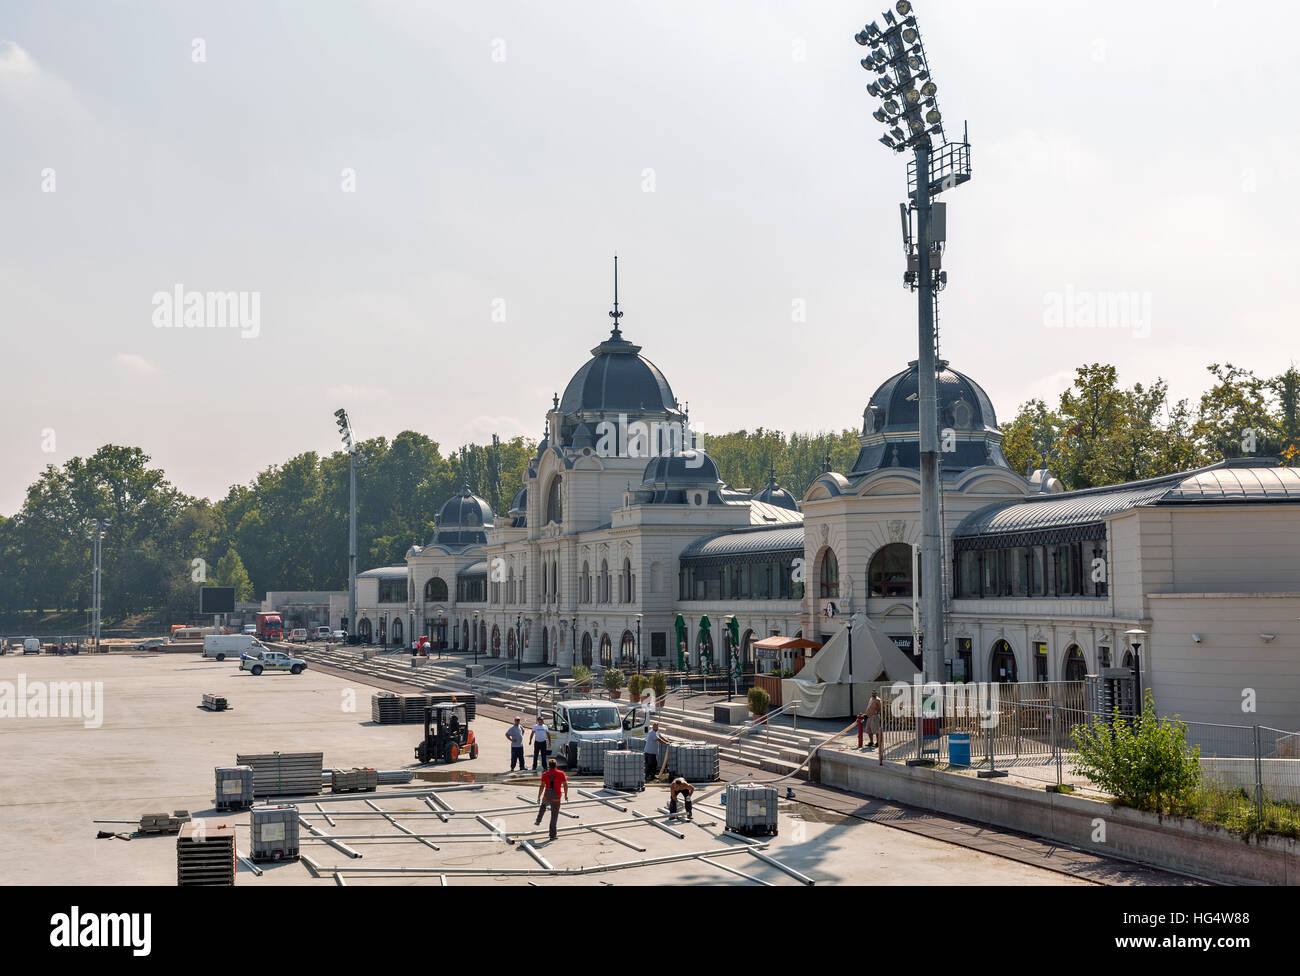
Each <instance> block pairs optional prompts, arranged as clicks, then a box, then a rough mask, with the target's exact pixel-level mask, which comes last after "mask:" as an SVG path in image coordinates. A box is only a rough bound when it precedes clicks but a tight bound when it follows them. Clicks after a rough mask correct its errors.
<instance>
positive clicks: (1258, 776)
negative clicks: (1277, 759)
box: [1255, 725, 1264, 829]
mask: <svg viewBox="0 0 1300 976" xmlns="http://www.w3.org/2000/svg"><path fill="white" fill-rule="evenodd" d="M1263 772H1264V764H1263V761H1262V759H1261V758H1260V748H1259V726H1258V725H1256V726H1255V827H1256V829H1259V828H1260V827H1262V826H1263V825H1264V776H1263Z"/></svg>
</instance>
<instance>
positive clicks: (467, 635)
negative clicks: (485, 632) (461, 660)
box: [460, 620, 474, 651]
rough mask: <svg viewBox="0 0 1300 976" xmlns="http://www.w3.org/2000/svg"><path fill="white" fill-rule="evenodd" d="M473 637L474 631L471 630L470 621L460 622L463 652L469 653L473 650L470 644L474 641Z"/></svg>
mask: <svg viewBox="0 0 1300 976" xmlns="http://www.w3.org/2000/svg"><path fill="white" fill-rule="evenodd" d="M473 637H474V631H472V630H470V629H469V621H468V620H462V621H461V622H460V646H461V649H462V650H465V651H468V650H472V649H473V648H472V646H471V643H470V642H471V641H472V640H473Z"/></svg>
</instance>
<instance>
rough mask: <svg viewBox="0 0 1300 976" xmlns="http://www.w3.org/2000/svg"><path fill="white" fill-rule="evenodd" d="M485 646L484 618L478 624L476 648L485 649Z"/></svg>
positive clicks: (485, 629) (485, 628)
mask: <svg viewBox="0 0 1300 976" xmlns="http://www.w3.org/2000/svg"><path fill="white" fill-rule="evenodd" d="M487 646H488V643H487V621H486V620H484V621H483V622H482V623H480V624H479V625H478V649H479V650H480V651H486V650H487Z"/></svg>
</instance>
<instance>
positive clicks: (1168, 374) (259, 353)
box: [0, 0, 1300, 514]
mask: <svg viewBox="0 0 1300 976" xmlns="http://www.w3.org/2000/svg"><path fill="white" fill-rule="evenodd" d="M916 8H917V9H916V13H917V14H918V16H919V18H920V22H921V29H922V33H923V37H924V39H925V42H926V51H927V54H928V55H929V59H930V63H931V67H932V68H933V69H934V75H935V80H936V81H937V82H938V85H939V102H940V107H941V108H942V110H943V112H944V117H945V122H946V123H947V125H948V128H949V132H950V134H953V133H957V132H960V128H961V123H962V121H963V120H964V119H965V120H969V125H970V138H971V142H972V147H973V148H972V158H973V164H974V174H975V175H974V179H973V180H972V181H971V183H969V184H968V185H966V186H963V187H960V188H958V189H956V190H953V191H952V192H951V193H950V194H947V195H946V199H947V201H948V206H949V213H948V225H949V248H948V252H947V254H946V256H945V262H944V263H945V267H946V269H947V270H948V273H949V281H950V284H949V288H948V290H947V291H946V292H945V293H944V295H943V298H942V307H941V323H940V324H941V330H942V340H941V342H942V350H943V353H944V355H945V357H947V358H949V359H950V360H951V362H952V364H953V366H954V367H955V368H957V369H959V370H961V371H963V372H965V373H968V374H969V375H971V376H972V377H973V378H975V379H976V380H977V381H979V382H980V383H981V384H983V386H984V387H985V388H986V389H987V390H988V392H989V394H990V395H991V396H992V398H993V402H994V405H995V407H996V408H997V411H998V414H999V417H1000V418H1003V419H1009V418H1010V417H1011V416H1012V415H1014V413H1015V410H1016V407H1017V406H1018V405H1019V404H1020V403H1021V402H1022V401H1024V400H1026V399H1028V398H1030V397H1033V396H1048V395H1051V396H1053V397H1054V396H1055V394H1056V393H1057V392H1059V390H1060V389H1061V388H1062V387H1063V386H1064V385H1065V384H1066V382H1067V381H1068V378H1069V376H1071V375H1072V372H1073V369H1074V367H1075V366H1077V365H1079V364H1081V363H1085V362H1092V361H1102V362H1110V363H1114V364H1116V365H1117V366H1118V367H1119V369H1120V371H1121V380H1122V381H1124V382H1126V383H1131V382H1133V381H1137V380H1141V381H1144V382H1149V381H1150V380H1152V379H1154V378H1155V377H1156V376H1164V377H1165V378H1166V379H1168V380H1169V381H1170V384H1171V387H1172V391H1173V394H1174V395H1175V397H1183V396H1187V397H1195V396H1196V395H1198V394H1199V393H1200V392H1201V390H1203V389H1204V388H1205V387H1206V385H1207V378H1208V377H1207V374H1206V373H1205V370H1204V367H1205V366H1206V365H1207V364H1208V363H1211V362H1223V361H1231V362H1234V363H1236V364H1238V365H1241V366H1246V367H1249V368H1253V369H1255V370H1257V371H1258V372H1260V373H1264V374H1267V375H1273V374H1275V373H1277V372H1280V371H1281V370H1282V369H1283V368H1285V366H1286V365H1287V364H1288V362H1290V361H1291V360H1293V359H1296V358H1300V356H1298V355H1297V348H1298V347H1300V343H1298V342H1297V341H1296V338H1295V335H1296V331H1295V326H1296V320H1297V306H1298V305H1300V285H1297V274H1296V267H1297V264H1298V263H1300V262H1298V260H1297V259H1298V258H1300V255H1298V254H1297V250H1298V249H1297V245H1296V216H1297V209H1298V208H1297V206H1296V204H1295V202H1294V197H1295V192H1296V182H1297V177H1298V176H1300V127H1297V123H1296V121H1295V117H1294V113H1293V110H1292V107H1293V106H1294V105H1295V103H1296V101H1297V96H1298V95H1300V84H1298V83H1297V79H1296V64H1297V59H1296V57H1295V53H1294V38H1295V36H1296V34H1297V30H1298V29H1300V13H1297V10H1298V9H1300V8H1297V7H1296V6H1295V5H1293V4H1289V3H1281V2H1274V3H1262V4H1251V5H1242V4H1227V3H1218V2H1211V0H1203V2H1173V0H1167V2H1160V3H1157V2H1142V3H1118V2H1116V3H1106V2H1099V0H1086V2H1082V0H1081V2H1059V0H1053V2H1050V3H1045V2H1041V0H1039V2H1032V3H1031V2H999V3H996V4H994V3H983V2H972V0H961V2H957V0H920V2H918V3H917V4H916ZM882 9H883V5H880V4H879V3H877V2H872V3H847V2H840V0H815V2H814V0H806V2H800V3H793V2H789V3H775V2H773V3H758V2H754V0H743V2H742V0H735V2H732V0H695V2H654V3H650V2H620V3H610V2H601V3H598V2H566V0H548V2H541V0H535V2H523V0H493V2H490V3H482V2H469V0H464V2H437V3H434V2H425V3H395V2H376V3H369V4H363V3H346V4H345V3H327V2H321V0H316V2H302V3H296V4H294V3H266V2H260V0H259V2H255V3H241V2H220V3H217V2H208V3H178V2H174V0H167V2H160V3H150V2H133V3H95V4H92V3H86V2H54V3H51V2H30V3H29V2H22V0H6V2H5V3H4V5H3V8H0V328H2V329H3V347H2V348H3V363H4V366H3V377H4V382H3V386H2V392H0V407H2V408H3V420H0V457H3V458H4V462H5V463H4V465H3V469H2V470H3V474H2V476H0V513H5V514H12V513H13V512H14V511H15V510H16V509H17V508H18V507H19V505H20V504H21V502H22V498H23V492H24V490H25V488H26V486H27V485H28V484H29V483H31V482H32V481H33V480H35V478H36V477H37V475H38V473H39V472H40V470H41V468H42V466H43V465H45V464H47V463H61V462H63V461H65V460H67V459H68V458H70V457H72V456H74V455H77V454H81V455H85V454H88V453H90V452H92V451H94V450H95V449H96V448H97V447H98V446H100V445H102V444H104V443H106V442H115V443H120V444H129V445H138V446H140V447H142V448H143V449H144V450H145V451H146V452H147V453H148V454H149V455H151V456H152V457H153V459H154V461H155V463H157V464H158V465H160V466H162V467H163V468H164V469H165V470H166V471H167V473H168V475H169V476H170V477H171V479H172V480H173V482H174V483H175V484H176V485H177V486H179V487H180V488H181V489H183V490H185V491H187V492H191V493H195V494H199V495H206V496H209V497H216V496H220V495H222V494H224V492H225V490H226V489H227V487H228V486H229V485H231V484H233V483H239V482H246V481H248V480H250V479H251V478H252V477H253V476H254V475H255V474H256V473H257V472H258V471H259V470H261V469H262V468H263V467H265V466H266V465H268V464H271V463H275V462H279V461H283V460H285V459H286V458H288V457H290V456H291V455H293V454H296V453H298V452H301V451H305V450H316V451H322V452H326V451H330V450H333V449H335V448H336V447H337V444H338V441H337V436H336V431H335V428H334V423H333V418H332V416H331V414H332V413H333V411H334V410H335V409H336V408H337V407H339V406H346V407H347V408H348V409H349V411H350V412H351V414H352V418H353V424H354V426H355V428H356V431H357V434H358V436H360V437H369V436H375V435H378V434H385V435H389V436H391V435H393V434H396V433H397V432H398V431H400V430H403V429H406V428H412V429H415V430H419V431H422V432H424V433H427V434H428V435H430V436H431V437H433V438H434V439H436V440H438V441H439V442H440V443H441V444H442V445H443V447H444V450H447V449H451V448H454V447H455V446H456V445H458V444H460V443H462V442H464V441H466V440H470V439H479V440H483V439H486V438H488V437H489V436H490V434H491V433H492V432H493V431H497V432H499V433H501V434H502V435H506V436H508V435H512V434H516V433H525V434H528V435H531V436H533V437H537V436H540V435H541V433H542V422H543V414H544V412H545V411H546V409H547V408H548V407H549V405H550V402H551V394H552V393H553V392H556V391H561V392H562V391H563V388H564V385H565V384H566V383H567V382H568V379H569V377H570V376H571V375H572V374H573V372H574V371H575V370H576V369H577V368H578V367H579V366H581V365H582V363H583V362H584V361H585V360H586V357H587V350H589V349H590V348H591V347H592V346H594V345H595V344H596V343H598V342H599V341H601V339H602V338H604V337H605V336H606V335H607V333H608V331H609V318H608V316H607V315H606V312H607V310H608V309H609V307H610V299H611V295H610V291H611V281H610V278H611V267H610V265H611V262H610V258H611V255H612V254H613V252H614V251H615V250H617V251H618V253H619V255H620V266H621V269H622V276H621V295H620V297H621V299H622V303H623V309H624V311H625V313H626V314H625V317H624V319H623V328H624V332H625V334H626V335H627V337H628V338H630V339H632V340H633V341H635V342H638V343H640V344H641V345H642V346H643V347H644V355H646V356H648V357H649V358H650V359H652V360H653V361H654V362H655V363H657V364H658V365H659V367H660V368H661V369H662V370H663V371H664V373H665V374H666V375H667V377H668V379H669V381H670V382H671V383H672V386H673V390H674V392H675V393H676V394H677V396H678V397H679V398H680V399H682V400H684V401H688V402H689V403H690V409H691V417H692V420H693V422H694V426H695V427H696V428H697V429H699V430H702V431H706V432H707V431H713V432H721V431H725V430H730V429H735V428H739V427H748V428H750V429H752V428H753V427H755V426H759V425H762V426H766V427H776V428H781V429H784V430H786V431H790V430H806V431H811V430H821V429H830V428H841V427H846V426H847V427H856V426H858V425H859V424H860V423H861V416H862V409H863V407H864V405H865V403H866V400H867V398H868V397H869V396H870V394H871V393H872V391H873V390H874V389H875V388H876V386H877V385H879V383H880V382H881V381H882V380H883V379H885V378H886V377H887V376H889V375H890V374H892V373H894V372H896V371H897V370H899V369H901V368H903V367H904V366H905V365H906V363H907V362H908V361H909V360H911V359H914V358H916V331H915V298H914V296H912V295H911V294H909V293H908V292H906V291H904V289H903V288H902V284H901V277H902V272H903V268H904V262H903V255H902V249H901V243H900V237H899V228H898V213H897V207H898V202H899V201H900V200H902V199H903V196H904V193H905V160H904V159H903V158H901V157H898V156H895V155H894V154H893V153H891V152H889V151H888V150H886V149H885V148H884V147H882V146H881V145H880V144H879V143H877V142H876V139H877V138H878V136H879V135H880V134H881V131H882V130H881V126H880V125H879V124H878V123H876V122H875V121H874V120H873V119H871V117H870V112H871V110H872V109H873V108H874V107H875V104H874V100H873V99H872V98H870V96H868V95H867V94H866V92H865V88H864V86H865V85H866V83H867V82H868V81H870V80H872V79H873V78H874V77H875V75H874V72H873V73H870V74H868V73H867V72H865V71H863V70H862V68H861V67H860V66H859V64H858V60H859V58H860V57H861V56H862V53H863V52H862V49H860V48H859V47H858V45H856V44H855V43H854V42H853V34H854V33H855V32H856V31H857V30H858V29H860V28H861V26H862V24H863V23H864V22H865V21H867V20H872V19H877V18H879V16H880V11H881V10H882ZM1243 11H1244V12H1245V15H1244V16H1243V13H1242V12H1243ZM196 39H198V43H197V44H196ZM199 54H202V56H203V58H205V60H196V57H197V56H198V55H199ZM345 171H350V172H351V173H353V174H355V178H354V183H351V184H348V183H347V175H346V174H345ZM350 186H351V187H354V192H348V189H349V187H350ZM51 189H52V190H53V192H49V191H50V190H51ZM177 286H181V287H183V288H184V289H186V290H194V291H200V292H209V291H211V292H230V291H234V292H245V293H249V295H250V296H252V295H254V294H255V295H256V297H257V299H258V301H259V303H260V322H259V328H258V331H257V335H256V337H255V338H254V337H250V338H245V337H243V336H242V335H241V333H240V331H239V330H238V329H217V328H212V329H186V328H157V327H155V324H154V322H155V313H156V308H155V304H154V301H153V297H154V295H155V294H156V293H158V292H164V293H171V292H172V291H173V290H174V289H175V288H176V287H177ZM1092 303H1099V307H1101V308H1102V309H1103V310H1104V311H1103V314H1104V315H1108V316H1114V314H1115V311H1116V310H1117V309H1119V310H1123V311H1127V312H1129V313H1130V314H1131V315H1132V316H1133V318H1131V319H1130V320H1129V321H1128V323H1127V327H1112V328H1083V327H1079V328H1053V327H1052V323H1053V322H1054V321H1055V322H1058V323H1059V322H1061V321H1062V320H1064V321H1066V322H1068V323H1071V324H1075V325H1079V324H1080V323H1081V322H1086V321H1087V320H1086V318H1084V316H1086V314H1087V310H1088V308H1089V307H1092ZM799 309H804V310H805V312H804V317H805V318H806V321H803V322H800V321H795V317H796V313H797V312H798V310H799ZM1106 309H1109V311H1105V310H1106ZM494 312H495V319H499V318H500V317H501V315H502V314H504V319H505V320H504V322H502V321H497V320H495V319H494ZM178 314H179V313H178ZM51 448H52V449H51Z"/></svg>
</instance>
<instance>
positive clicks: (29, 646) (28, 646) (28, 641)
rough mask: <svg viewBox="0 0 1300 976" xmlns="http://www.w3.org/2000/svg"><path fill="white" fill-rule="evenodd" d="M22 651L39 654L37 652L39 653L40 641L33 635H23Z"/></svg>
mask: <svg viewBox="0 0 1300 976" xmlns="http://www.w3.org/2000/svg"><path fill="white" fill-rule="evenodd" d="M23 653H24V654H39V653H41V642H40V641H39V640H37V639H36V638H35V637H24V638H23Z"/></svg>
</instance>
